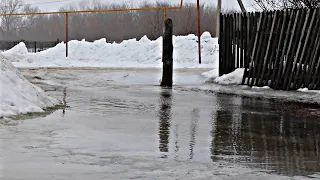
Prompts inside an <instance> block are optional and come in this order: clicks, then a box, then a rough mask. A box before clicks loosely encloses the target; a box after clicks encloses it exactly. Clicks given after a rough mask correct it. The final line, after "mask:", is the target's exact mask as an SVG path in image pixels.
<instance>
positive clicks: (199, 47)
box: [197, 0, 201, 64]
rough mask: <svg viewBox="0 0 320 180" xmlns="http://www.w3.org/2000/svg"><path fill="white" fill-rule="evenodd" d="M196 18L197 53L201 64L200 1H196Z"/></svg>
mask: <svg viewBox="0 0 320 180" xmlns="http://www.w3.org/2000/svg"><path fill="white" fill-rule="evenodd" d="M197 17H198V51H199V52H198V53H199V64H201V27H200V0H197Z"/></svg>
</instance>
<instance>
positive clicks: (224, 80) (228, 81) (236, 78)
mask: <svg viewBox="0 0 320 180" xmlns="http://www.w3.org/2000/svg"><path fill="white" fill-rule="evenodd" d="M217 72H218V71H217V70H215V69H213V70H212V71H209V72H205V73H203V74H202V75H203V76H205V77H206V78H207V79H206V82H214V83H217V84H222V85H239V84H241V83H242V78H243V73H244V68H239V69H236V70H235V71H233V72H231V73H229V74H225V75H222V76H221V77H217V76H218V73H217Z"/></svg>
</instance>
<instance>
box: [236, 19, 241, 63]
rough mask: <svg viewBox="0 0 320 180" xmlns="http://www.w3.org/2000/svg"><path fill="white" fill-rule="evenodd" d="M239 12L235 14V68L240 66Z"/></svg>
mask: <svg viewBox="0 0 320 180" xmlns="http://www.w3.org/2000/svg"><path fill="white" fill-rule="evenodd" d="M240 18H241V14H240V13H238V14H237V29H236V37H237V39H236V43H237V59H236V68H240V48H242V47H241V40H240V31H241V28H240V23H241V22H240V21H241V19H240Z"/></svg>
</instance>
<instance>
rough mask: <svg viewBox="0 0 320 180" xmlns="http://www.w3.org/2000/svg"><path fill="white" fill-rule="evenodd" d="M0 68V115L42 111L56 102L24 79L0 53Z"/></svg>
mask: <svg viewBox="0 0 320 180" xmlns="http://www.w3.org/2000/svg"><path fill="white" fill-rule="evenodd" d="M0 68H1V70H0V117H4V116H12V115H17V114H20V113H28V112H43V109H44V108H46V107H51V106H54V105H56V104H57V103H58V101H57V100H55V99H53V98H50V97H48V96H47V95H46V94H45V92H44V91H43V90H42V89H41V88H39V87H37V86H35V85H32V84H31V83H30V82H29V81H28V80H26V79H25V78H24V76H23V75H22V74H21V73H20V72H19V71H18V70H17V69H16V68H15V67H14V66H13V65H12V63H11V62H9V61H7V60H6V59H5V58H4V57H3V56H2V55H1V54H0Z"/></svg>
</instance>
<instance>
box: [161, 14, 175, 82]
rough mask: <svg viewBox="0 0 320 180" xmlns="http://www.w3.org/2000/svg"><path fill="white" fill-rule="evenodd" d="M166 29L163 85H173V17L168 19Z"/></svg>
mask: <svg viewBox="0 0 320 180" xmlns="http://www.w3.org/2000/svg"><path fill="white" fill-rule="evenodd" d="M164 24H165V30H164V34H163V44H162V46H163V50H162V58H163V72H162V81H161V86H162V87H172V74H173V43H172V29H173V24H172V20H171V19H166V20H165V22H164Z"/></svg>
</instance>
